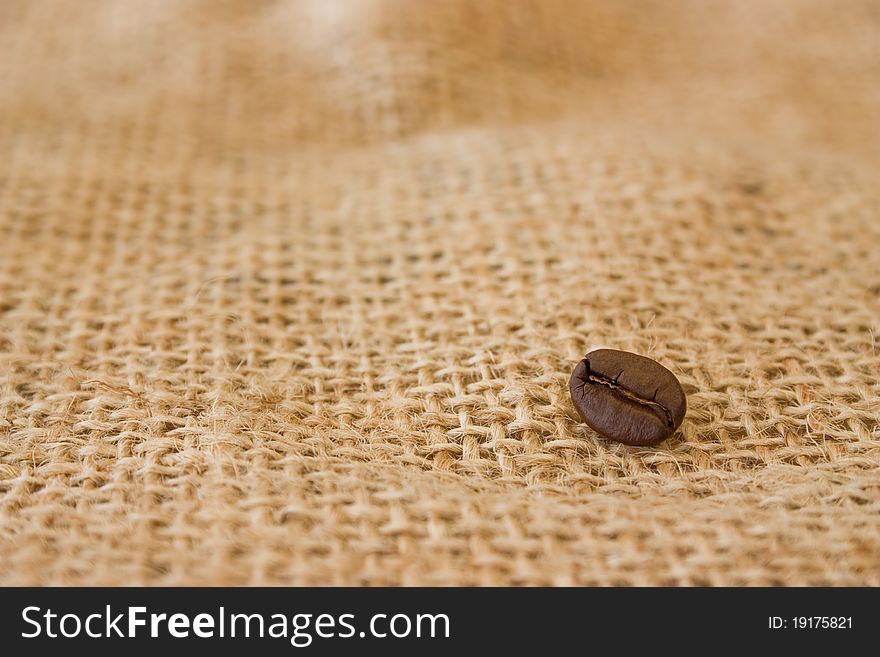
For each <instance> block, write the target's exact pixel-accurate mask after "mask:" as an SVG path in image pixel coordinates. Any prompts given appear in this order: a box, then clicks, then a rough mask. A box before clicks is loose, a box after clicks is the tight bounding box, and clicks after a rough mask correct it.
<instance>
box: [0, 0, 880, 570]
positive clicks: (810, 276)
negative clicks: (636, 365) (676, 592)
mask: <svg viewBox="0 0 880 657" xmlns="http://www.w3.org/2000/svg"><path fill="white" fill-rule="evenodd" d="M0 53H2V54H0V582H2V583H4V584H109V585H123V584H147V585H150V584H255V585H256V584H296V585H312V584H332V585H335V584H350V585H410V584H419V585H433V584H438V585H568V584H600V585H618V584H627V585H629V584H635V585H641V584H658V585H668V584H674V585H721V584H724V585H781V584H797V585H818V584H830V585H860V584H872V585H878V584H880V429H878V423H880V351H878V349H880V344H878V333H880V321H878V318H880V252H878V245H880V213H878V209H880V205H878V193H877V191H878V182H880V180H878V176H877V171H878V169H877V167H878V164H880V4H878V3H877V2H858V1H844V2H832V1H830V0H828V1H822V2H814V1H811V0H796V1H783V0H771V1H764V0H750V1H745V2H716V1H713V0H710V1H692V2H691V1H687V0H681V1H668V2H616V1H611V0H608V1H605V2H568V1H561V0H559V1H556V0H550V1H546V0H543V1H539V0H534V1H531V2H526V1H515V2H506V1H502V0H498V1H497V2H459V1H450V2H446V1H444V2H430V1H427V0H424V1H405V0H351V1H332V2H326V1H324V0H313V1H303V2H264V1H260V2H246V1H242V2H230V1H226V0H223V1H208V0H204V1H194V2H127V1H119V2H107V1H94V0H85V1H81V0H77V1H74V0H37V1H34V2H26V1H23V0H22V1H17V0H12V1H10V0H5V1H4V2H2V3H0ZM598 347H610V348H617V349H625V350H629V351H635V352H638V353H641V354H644V355H648V356H650V357H652V358H655V359H656V360H658V361H660V362H661V363H662V364H664V365H665V366H666V367H668V368H670V369H671V370H672V371H673V372H674V373H675V374H676V375H677V376H678V377H679V379H680V380H681V382H682V384H683V386H684V388H685V390H686V392H687V393H688V402H689V410H688V414H687V417H686V419H685V421H684V424H683V426H682V428H681V430H680V431H679V432H678V433H677V434H676V435H675V436H674V437H673V438H672V439H670V440H669V441H667V442H666V443H663V444H661V445H660V446H659V447H657V448H633V447H627V446H623V445H619V444H614V443H611V442H608V441H606V440H604V439H602V438H599V437H597V436H596V435H595V434H594V433H593V432H592V431H591V430H589V429H588V428H587V427H586V426H585V425H583V424H582V423H580V422H579V421H578V420H577V416H576V414H575V411H574V408H573V407H572V404H571V401H570V399H569V395H568V390H567V380H568V377H569V375H570V372H571V370H572V369H573V367H574V366H575V364H576V363H577V361H578V360H579V359H580V358H582V356H583V355H584V354H585V353H586V352H587V351H589V350H591V349H594V348H598Z"/></svg>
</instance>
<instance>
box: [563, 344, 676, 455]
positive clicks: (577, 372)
mask: <svg viewBox="0 0 880 657" xmlns="http://www.w3.org/2000/svg"><path fill="white" fill-rule="evenodd" d="M568 387H569V390H570V391H571V399H572V401H573V402H574V407H575V408H576V409H577V412H578V415H580V416H581V419H582V420H583V421H584V422H586V423H587V424H588V425H590V427H591V428H592V429H594V430H595V431H596V433H598V434H600V435H602V436H605V437H606V438H611V439H612V440H616V441H618V442H621V443H625V444H627V445H656V444H657V443H659V442H660V441H661V440H666V439H667V438H669V436H671V435H672V434H673V433H674V432H675V430H676V429H677V428H678V427H679V425H680V424H681V421H682V420H683V419H684V414H685V411H686V410H687V399H686V398H685V395H684V391H683V390H682V389H681V384H680V383H679V382H678V379H676V378H675V375H674V374H673V373H672V372H670V371H669V370H667V369H666V368H665V367H663V366H662V365H661V364H660V363H658V362H657V361H653V360H651V359H650V358H645V357H644V356H639V355H638V354H631V353H629V352H628V351H617V350H615V349H597V350H596V351H591V352H590V353H588V354H587V355H586V356H584V359H583V360H582V361H581V362H580V363H578V364H577V367H575V368H574V372H573V373H572V375H571V380H570V381H569V382H568Z"/></svg>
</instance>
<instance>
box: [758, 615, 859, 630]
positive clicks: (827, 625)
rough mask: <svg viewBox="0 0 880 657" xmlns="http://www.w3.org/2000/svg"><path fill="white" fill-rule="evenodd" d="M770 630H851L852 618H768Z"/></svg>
mask: <svg viewBox="0 0 880 657" xmlns="http://www.w3.org/2000/svg"><path fill="white" fill-rule="evenodd" d="M767 627H769V628H770V629H771V630H851V629H852V616H791V617H790V618H783V617H782V616H770V617H769V618H768V619H767Z"/></svg>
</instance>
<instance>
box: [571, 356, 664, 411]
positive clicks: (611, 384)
mask: <svg viewBox="0 0 880 657" xmlns="http://www.w3.org/2000/svg"><path fill="white" fill-rule="evenodd" d="M584 363H585V365H586V371H587V375H586V378H584V377H583V376H579V377H578V378H579V379H580V380H581V386H580V390H581V399H583V398H585V397H586V396H587V392H586V389H587V384H588V383H597V384H599V385H603V386H606V387H608V388H611V389H612V390H614V391H615V392H617V393H618V394H619V395H620V396H621V397H623V398H624V399H629V400H630V401H632V402H635V403H636V404H640V405H642V406H647V407H648V408H650V409H652V410H654V411H655V412H656V410H657V409H659V410H660V411H662V414H663V415H662V416H661V418H662V417H665V419H666V424H667V425H668V426H669V427H670V428H672V427H673V426H675V423H674V422H673V421H672V413H671V412H670V411H669V409H668V408H666V407H665V406H664V405H663V404H661V403H660V402H658V401H654V400H652V399H644V398H643V397H640V396H639V395H637V394H636V393H634V392H633V391H632V390H630V389H628V388H626V387H624V386H622V385H621V384H619V383H618V382H617V381H618V379H620V375H621V374H623V370H621V371H620V372H619V373H618V375H617V376H616V377H615V378H613V379H609V378H608V377H605V376H602V375H601V374H595V373H594V372H593V371H592V370H591V369H590V361H588V360H587V359H584ZM654 394H655V395H656V394H657V393H656V392H655V393H654Z"/></svg>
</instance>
